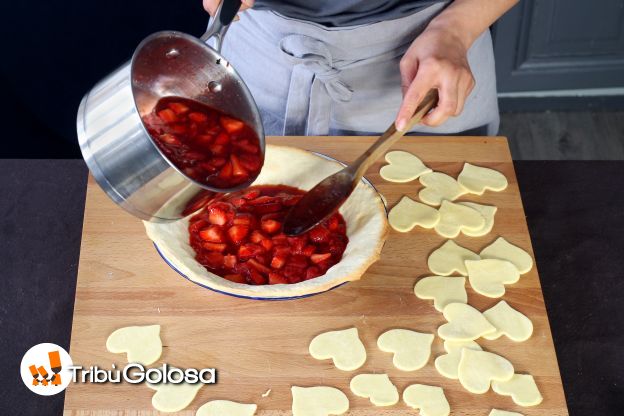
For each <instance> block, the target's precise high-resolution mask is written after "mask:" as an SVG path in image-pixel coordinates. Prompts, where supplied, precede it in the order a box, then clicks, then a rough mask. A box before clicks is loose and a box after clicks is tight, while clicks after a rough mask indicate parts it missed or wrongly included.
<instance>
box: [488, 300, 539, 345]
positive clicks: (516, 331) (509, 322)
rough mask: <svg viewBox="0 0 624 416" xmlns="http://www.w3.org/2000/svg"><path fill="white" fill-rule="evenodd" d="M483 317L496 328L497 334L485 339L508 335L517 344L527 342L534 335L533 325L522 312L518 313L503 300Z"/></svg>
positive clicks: (494, 333)
mask: <svg viewBox="0 0 624 416" xmlns="http://www.w3.org/2000/svg"><path fill="white" fill-rule="evenodd" d="M483 316H485V319H487V320H488V321H489V322H490V323H491V324H492V325H494V326H495V327H496V332H493V333H491V334H486V335H483V338H485V339H490V340H492V339H497V338H499V337H501V336H502V335H506V336H507V337H508V338H509V339H511V340H512V341H516V342H522V341H526V340H527V339H529V338H530V337H531V334H533V323H532V322H531V320H530V319H529V318H527V317H526V316H525V315H524V314H522V313H521V312H518V311H517V310H515V309H514V308H512V307H511V306H509V304H508V303H507V302H505V301H504V300H501V301H500V302H498V303H497V304H496V305H494V306H492V307H491V308H490V309H488V310H487V311H484V312H483Z"/></svg>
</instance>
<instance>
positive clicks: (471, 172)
mask: <svg viewBox="0 0 624 416" xmlns="http://www.w3.org/2000/svg"><path fill="white" fill-rule="evenodd" d="M457 182H458V183H459V184H461V186H463V187H464V189H466V190H467V191H468V192H470V193H472V194H477V195H482V194H483V193H484V192H485V190H486V189H489V190H492V191H495V192H500V191H502V190H504V189H505V188H507V178H506V177H505V175H503V174H502V173H500V172H498V171H496V170H494V169H490V168H484V167H481V166H475V165H471V164H470V163H464V168H463V169H462V171H461V172H460V174H459V176H458V177H457Z"/></svg>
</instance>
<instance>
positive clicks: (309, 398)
mask: <svg viewBox="0 0 624 416" xmlns="http://www.w3.org/2000/svg"><path fill="white" fill-rule="evenodd" d="M290 391H291V393H292V413H293V416H329V415H341V414H343V413H345V412H346V411H347V410H349V399H347V396H346V395H345V394H344V393H343V392H341V391H340V390H338V389H336V388H334V387H326V386H317V387H298V386H292V387H291V389H290Z"/></svg>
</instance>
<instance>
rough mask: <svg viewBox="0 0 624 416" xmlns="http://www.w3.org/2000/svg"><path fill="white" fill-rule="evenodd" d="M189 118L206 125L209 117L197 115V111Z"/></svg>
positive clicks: (190, 114)
mask: <svg viewBox="0 0 624 416" xmlns="http://www.w3.org/2000/svg"><path fill="white" fill-rule="evenodd" d="M188 118H190V119H191V120H193V121H194V122H196V123H205V122H206V121H208V116H207V115H206V114H204V113H197V112H195V111H194V112H192V113H189V115H188Z"/></svg>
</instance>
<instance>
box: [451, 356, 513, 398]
mask: <svg viewBox="0 0 624 416" xmlns="http://www.w3.org/2000/svg"><path fill="white" fill-rule="evenodd" d="M513 375H514V368H513V365H512V364H511V363H510V362H509V361H508V360H507V359H506V358H503V357H501V356H500V355H496V354H494V353H491V352H487V351H475V350H471V349H470V348H462V350H461V359H460V360H459V367H458V368H457V376H458V378H459V382H460V383H461V385H462V386H463V387H464V388H465V389H466V390H468V391H469V392H471V393H475V394H483V393H485V392H487V391H488V390H489V389H490V383H491V382H493V381H507V380H509V379H511V377H513Z"/></svg>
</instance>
